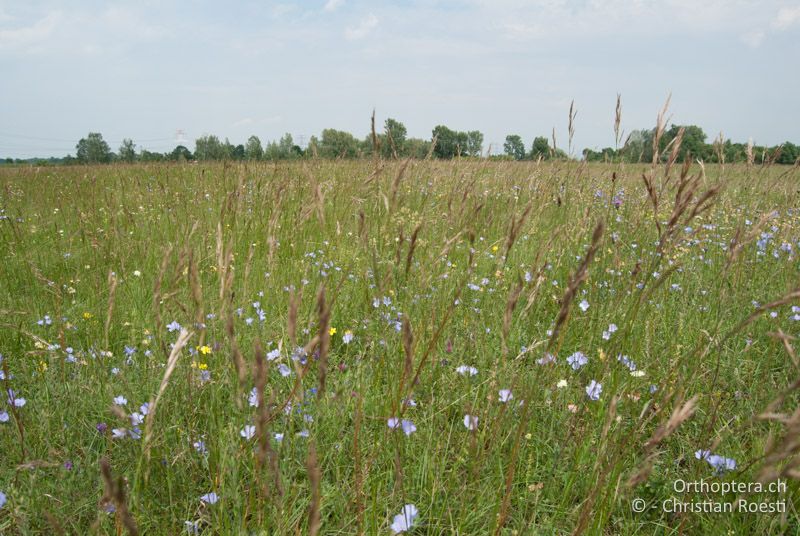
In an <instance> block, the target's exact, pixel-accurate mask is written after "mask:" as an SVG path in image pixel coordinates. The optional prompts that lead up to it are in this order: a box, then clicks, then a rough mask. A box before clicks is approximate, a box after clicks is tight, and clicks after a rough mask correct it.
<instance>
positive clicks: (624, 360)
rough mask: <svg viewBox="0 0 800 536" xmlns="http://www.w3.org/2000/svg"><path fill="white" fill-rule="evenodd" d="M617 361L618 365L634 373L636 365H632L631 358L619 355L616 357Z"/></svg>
mask: <svg viewBox="0 0 800 536" xmlns="http://www.w3.org/2000/svg"><path fill="white" fill-rule="evenodd" d="M617 361H619V362H620V363H622V364H623V365H625V366H626V367H628V369H629V370H630V371H631V372H633V371H635V370H636V363H634V362H633V361H631V358H629V357H628V356H626V355H622V354H619V355H618V356H617Z"/></svg>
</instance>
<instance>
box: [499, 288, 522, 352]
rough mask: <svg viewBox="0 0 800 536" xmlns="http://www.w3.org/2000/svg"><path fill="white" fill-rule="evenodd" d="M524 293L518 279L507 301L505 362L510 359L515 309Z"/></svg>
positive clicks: (504, 320)
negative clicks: (511, 332) (510, 337)
mask: <svg viewBox="0 0 800 536" xmlns="http://www.w3.org/2000/svg"><path fill="white" fill-rule="evenodd" d="M521 293H522V278H521V277H517V282H516V284H515V285H514V286H513V287H512V288H511V292H509V293H508V300H507V301H506V309H505V312H504V313H503V330H502V340H503V361H505V360H506V359H507V358H508V333H509V331H511V320H512V319H513V317H514V309H516V307H517V301H519V295H520V294H521Z"/></svg>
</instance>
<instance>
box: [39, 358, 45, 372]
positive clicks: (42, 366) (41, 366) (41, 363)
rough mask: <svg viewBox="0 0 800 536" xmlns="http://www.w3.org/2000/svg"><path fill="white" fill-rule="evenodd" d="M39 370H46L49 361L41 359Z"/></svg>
mask: <svg viewBox="0 0 800 536" xmlns="http://www.w3.org/2000/svg"><path fill="white" fill-rule="evenodd" d="M39 370H41V371H42V372H44V371H46V370H47V363H45V362H44V361H39Z"/></svg>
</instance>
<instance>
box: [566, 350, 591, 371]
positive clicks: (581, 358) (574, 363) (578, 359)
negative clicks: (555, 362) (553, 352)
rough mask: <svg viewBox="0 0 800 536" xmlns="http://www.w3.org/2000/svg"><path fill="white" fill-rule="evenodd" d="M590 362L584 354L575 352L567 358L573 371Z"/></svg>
mask: <svg viewBox="0 0 800 536" xmlns="http://www.w3.org/2000/svg"><path fill="white" fill-rule="evenodd" d="M588 362H589V358H588V357H586V355H585V354H584V353H583V352H575V353H574V354H572V355H571V356H569V357H568V358H567V363H568V364H569V366H571V367H572V370H578V369H580V368H581V367H582V366H584V365H585V364H586V363H588Z"/></svg>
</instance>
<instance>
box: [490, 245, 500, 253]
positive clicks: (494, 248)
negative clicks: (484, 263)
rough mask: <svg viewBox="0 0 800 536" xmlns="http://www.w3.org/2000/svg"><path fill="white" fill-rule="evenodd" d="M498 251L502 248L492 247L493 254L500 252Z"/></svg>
mask: <svg viewBox="0 0 800 536" xmlns="http://www.w3.org/2000/svg"><path fill="white" fill-rule="evenodd" d="M498 249H500V248H498V247H497V246H492V251H493V252H495V253H497V250H498Z"/></svg>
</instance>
